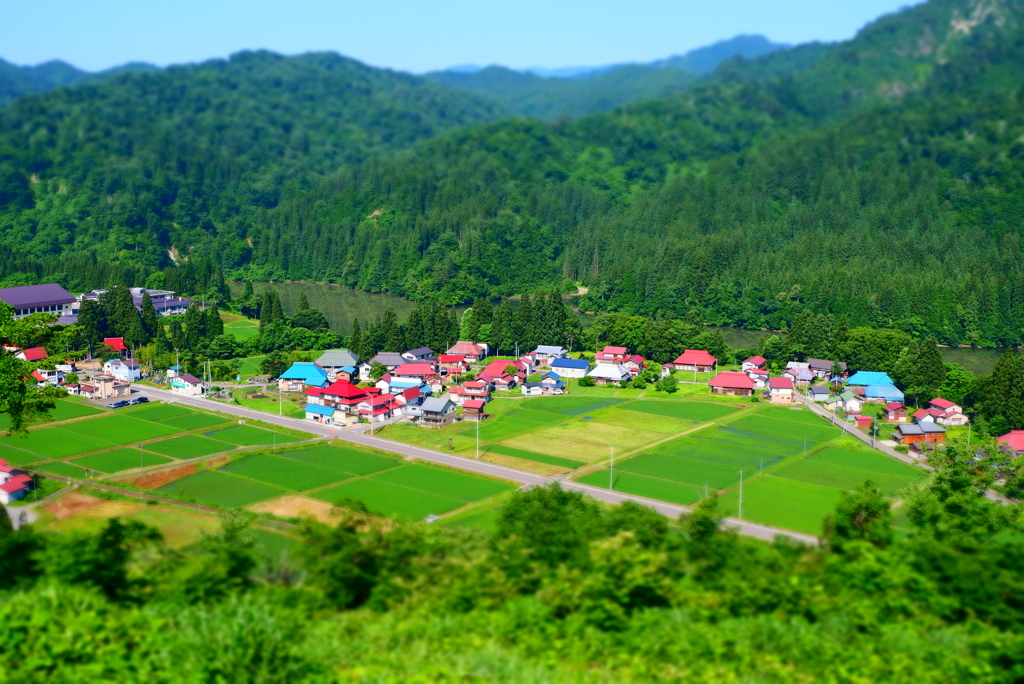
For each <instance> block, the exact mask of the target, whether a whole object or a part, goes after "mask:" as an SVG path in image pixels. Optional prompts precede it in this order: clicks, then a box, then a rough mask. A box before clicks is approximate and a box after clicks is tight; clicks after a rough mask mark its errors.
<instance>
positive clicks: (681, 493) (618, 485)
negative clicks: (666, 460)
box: [578, 469, 704, 505]
mask: <svg viewBox="0 0 1024 684" xmlns="http://www.w3.org/2000/svg"><path fill="white" fill-rule="evenodd" d="M611 479H612V482H613V486H612V489H614V490H615V491H617V492H624V493H626V494H635V495H636V496H644V497H647V498H648V499H656V500H658V501H668V502H669V503H677V504H683V505H689V504H692V503H694V502H695V501H697V500H698V499H700V498H701V497H702V496H704V490H703V489H701V488H698V487H694V486H692V485H685V484H679V483H678V482H669V481H668V480H661V479H657V478H653V477H646V476H644V475H635V474H633V473H625V472H621V471H619V470H618V469H616V470H615V473H614V474H613V475H612V478H611ZM578 482H581V483H583V484H586V485H591V486H593V487H600V488H601V489H608V488H609V486H608V485H609V476H608V470H607V469H605V470H599V471H597V472H595V473H590V474H589V475H585V476H584V477H581V478H580V479H579V480H578Z"/></svg>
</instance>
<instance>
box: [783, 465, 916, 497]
mask: <svg viewBox="0 0 1024 684" xmlns="http://www.w3.org/2000/svg"><path fill="white" fill-rule="evenodd" d="M772 474H773V475H775V476H776V477H784V478H787V479H790V480H799V481H801V482H810V483H811V484H817V485H822V486H825V487H835V488H836V489H842V490H850V489H855V488H857V487H860V486H861V485H862V484H864V482H865V481H866V480H871V481H872V482H874V483H875V484H876V485H878V487H879V488H880V489H881V490H882V493H883V494H886V495H890V496H891V495H892V494H895V493H896V492H897V491H898V490H900V489H902V488H903V487H906V486H907V485H908V484H910V483H911V482H913V481H914V479H913V478H909V477H906V476H900V475H891V474H888V473H878V472H874V471H871V470H862V469H861V468H850V467H849V466H841V465H836V464H835V463H826V462H824V461H816V460H812V459H803V458H801V459H797V460H796V461H794V462H792V463H789V464H787V465H786V466H785V467H783V468H781V469H779V470H777V471H776V472H774V473H772Z"/></svg>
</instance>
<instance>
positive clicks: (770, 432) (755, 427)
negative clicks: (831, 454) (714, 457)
mask: <svg viewBox="0 0 1024 684" xmlns="http://www.w3.org/2000/svg"><path fill="white" fill-rule="evenodd" d="M729 428H730V429H733V430H739V431H742V432H750V433H753V434H755V435H764V436H765V437H775V438H780V439H790V440H793V441H795V442H801V444H802V443H803V440H805V439H806V440H807V444H808V445H810V444H812V443H813V444H819V443H821V442H827V441H828V440H830V439H832V438H834V437H838V436H839V434H840V430H839V428H836V427H831V426H829V425H828V424H827V423H825V422H824V421H821V422H820V424H818V425H815V424H811V423H803V422H798V421H791V420H784V419H781V418H778V417H775V415H757V414H755V415H752V416H744V417H742V418H739V419H738V420H734V421H732V422H731V423H729Z"/></svg>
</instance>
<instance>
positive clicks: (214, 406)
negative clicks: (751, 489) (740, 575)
mask: <svg viewBox="0 0 1024 684" xmlns="http://www.w3.org/2000/svg"><path fill="white" fill-rule="evenodd" d="M135 387H136V388H137V389H138V390H139V393H140V394H141V395H143V396H147V397H149V398H150V399H153V400H160V401H166V402H174V403H176V404H182V405H184V406H193V407H195V408H199V409H206V410H211V411H220V412H221V413H228V414H231V415H234V416H238V417H239V418H245V419H252V420H261V421H263V422H265V423H270V424H272V425H278V426H281V427H286V428H291V429H293V430H303V431H305V432H310V433H313V434H317V435H321V436H323V437H332V438H335V439H340V440H344V441H347V442H352V443H354V444H362V445H364V446H369V447H373V448H375V449H380V450H381V451H388V452H391V453H394V454H400V455H402V456H408V457H410V458H419V459H423V460H424V461H430V462H432V463H439V464H441V465H447V466H450V467H452V468H459V469H461V470H468V471H470V472H474V473H479V474H481V475H488V476H490V477H498V478H501V479H504V480H509V481H512V482H516V483H519V484H520V485H525V486H535V485H541V486H543V485H547V484H550V483H552V482H559V483H560V484H561V486H562V488H563V489H570V490H575V491H580V492H585V493H587V494H590V495H591V496H593V497H594V498H595V499H600V500H601V501H606V502H608V503H613V504H619V503H622V502H623V501H635V502H636V503H639V504H643V505H644V506H649V507H651V508H653V509H654V510H656V511H658V512H659V513H661V514H663V515H666V516H669V517H672V518H676V517H678V516H679V515H680V514H682V513H686V512H688V511H689V510H690V509H689V507H687V506H679V505H675V504H670V503H666V502H664V501H655V500H654V499H647V498H645V497H642V496H633V495H632V494H623V493H621V492H616V491H612V490H609V489H602V488H600V487H592V486H590V485H585V484H580V483H578V482H572V481H570V480H563V479H561V478H553V477H547V476H544V475H537V474H536V473H529V472H526V471H523V470H517V469H515V468H508V467H505V466H500V465H496V464H494V463H487V462H486V461H477V460H476V459H472V458H466V457H464V456H455V455H454V454H446V453H444V452H441V451H435V450H434V449H426V448H424V447H419V446H415V445H412V444H403V443H401V442H395V441H392V440H390V439H383V438H381V437H376V436H371V435H369V434H367V433H368V432H369V430H370V427H369V426H368V425H367V426H360V427H357V428H337V427H331V426H329V425H320V424H319V423H314V422H312V421H307V420H299V419H296V418H288V417H287V416H275V415H274V414H272V413H267V412H265V411H257V410H255V409H249V408H245V407H244V406H237V405H235V404H225V403H222V402H219V401H212V400H210V399H202V398H198V397H185V396H182V395H180V394H177V393H174V392H169V391H167V390H161V389H156V388H153V387H145V386H142V385H136V386H135ZM724 525H725V526H726V527H728V528H730V529H734V530H736V531H737V532H739V533H740V534H743V535H746V536H749V537H756V538H758V539H764V540H768V541H771V540H772V539H774V538H775V537H776V536H779V535H781V536H784V537H789V538H791V539H794V540H796V541H800V542H803V543H805V544H817V543H818V538H817V537H815V536H813V535H809V534H801V533H799V532H792V531H790V530H781V529H777V528H773V527H767V526H765V525H758V524H756V523H750V522H746V521H743V520H737V519H735V518H726V520H725V523H724Z"/></svg>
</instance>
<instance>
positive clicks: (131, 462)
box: [72, 449, 171, 473]
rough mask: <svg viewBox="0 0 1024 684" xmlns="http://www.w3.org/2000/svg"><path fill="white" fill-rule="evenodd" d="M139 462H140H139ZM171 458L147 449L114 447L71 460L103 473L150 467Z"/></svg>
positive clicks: (161, 463) (168, 461) (167, 461)
mask: <svg viewBox="0 0 1024 684" xmlns="http://www.w3.org/2000/svg"><path fill="white" fill-rule="evenodd" d="M140 462H141V463H140ZM170 462H171V459H169V458H167V457H166V456H159V455H157V454H151V453H150V452H148V451H139V450H138V449H114V450H113V451H102V452H100V453H98V454H91V455H89V456H83V457H82V458H76V459H74V460H73V461H72V463H75V464H77V465H80V466H82V467H83V468H91V469H92V470H99V471H102V472H104V473H116V472H120V471H122V470H131V469H132V468H138V467H140V465H141V466H142V467H150V466H157V465H163V464H164V463H170Z"/></svg>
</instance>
